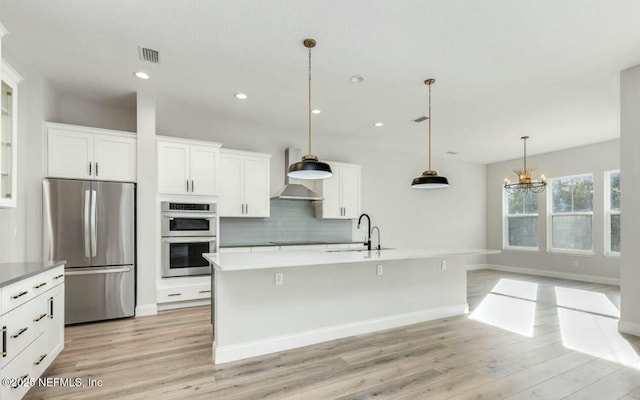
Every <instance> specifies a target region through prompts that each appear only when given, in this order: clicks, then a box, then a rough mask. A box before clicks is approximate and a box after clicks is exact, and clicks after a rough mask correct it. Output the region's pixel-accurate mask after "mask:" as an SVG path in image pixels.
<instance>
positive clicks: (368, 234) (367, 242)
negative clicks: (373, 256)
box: [358, 213, 380, 250]
mask: <svg viewBox="0 0 640 400" xmlns="http://www.w3.org/2000/svg"><path fill="white" fill-rule="evenodd" d="M362 217H367V221H368V222H369V224H368V225H367V228H369V229H367V241H366V242H365V243H364V245H365V246H367V250H371V218H369V215H367V214H365V213H362V214H360V218H358V229H360V222H361V221H362ZM379 234H380V231H378V235H379Z"/></svg>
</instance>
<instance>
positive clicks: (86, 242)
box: [83, 190, 91, 257]
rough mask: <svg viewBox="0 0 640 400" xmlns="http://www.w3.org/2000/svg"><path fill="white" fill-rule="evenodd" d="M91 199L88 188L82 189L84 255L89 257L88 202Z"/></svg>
mask: <svg viewBox="0 0 640 400" xmlns="http://www.w3.org/2000/svg"><path fill="white" fill-rule="evenodd" d="M90 201H91V194H90V193H89V191H88V190H85V191H84V221H83V222H84V256H85V257H91V254H89V246H90V243H91V239H90V237H89V202H90Z"/></svg>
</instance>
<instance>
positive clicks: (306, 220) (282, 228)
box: [220, 199, 353, 245]
mask: <svg viewBox="0 0 640 400" xmlns="http://www.w3.org/2000/svg"><path fill="white" fill-rule="evenodd" d="M314 215H315V209H314V206H313V203H312V202H310V201H304V200H283V199H273V200H271V217H270V218H220V245H225V244H244V243H247V244H251V243H263V242H288V241H291V242H295V241H310V242H313V241H318V242H322V241H351V236H352V225H353V222H352V221H351V220H341V219H317V218H315V217H314Z"/></svg>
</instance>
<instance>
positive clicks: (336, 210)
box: [320, 166, 343, 218]
mask: <svg viewBox="0 0 640 400" xmlns="http://www.w3.org/2000/svg"><path fill="white" fill-rule="evenodd" d="M331 170H332V172H333V176H332V177H331V178H327V179H323V180H322V183H321V184H320V185H321V186H322V198H323V200H322V218H343V216H342V202H341V201H340V171H339V170H338V169H337V168H336V167H333V166H332V167H331Z"/></svg>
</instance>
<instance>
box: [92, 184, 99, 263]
mask: <svg viewBox="0 0 640 400" xmlns="http://www.w3.org/2000/svg"><path fill="white" fill-rule="evenodd" d="M96 222H97V221H96V191H95V190H92V191H91V257H95V256H96V249H97V247H98V227H97V226H96V225H97V224H96Z"/></svg>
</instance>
